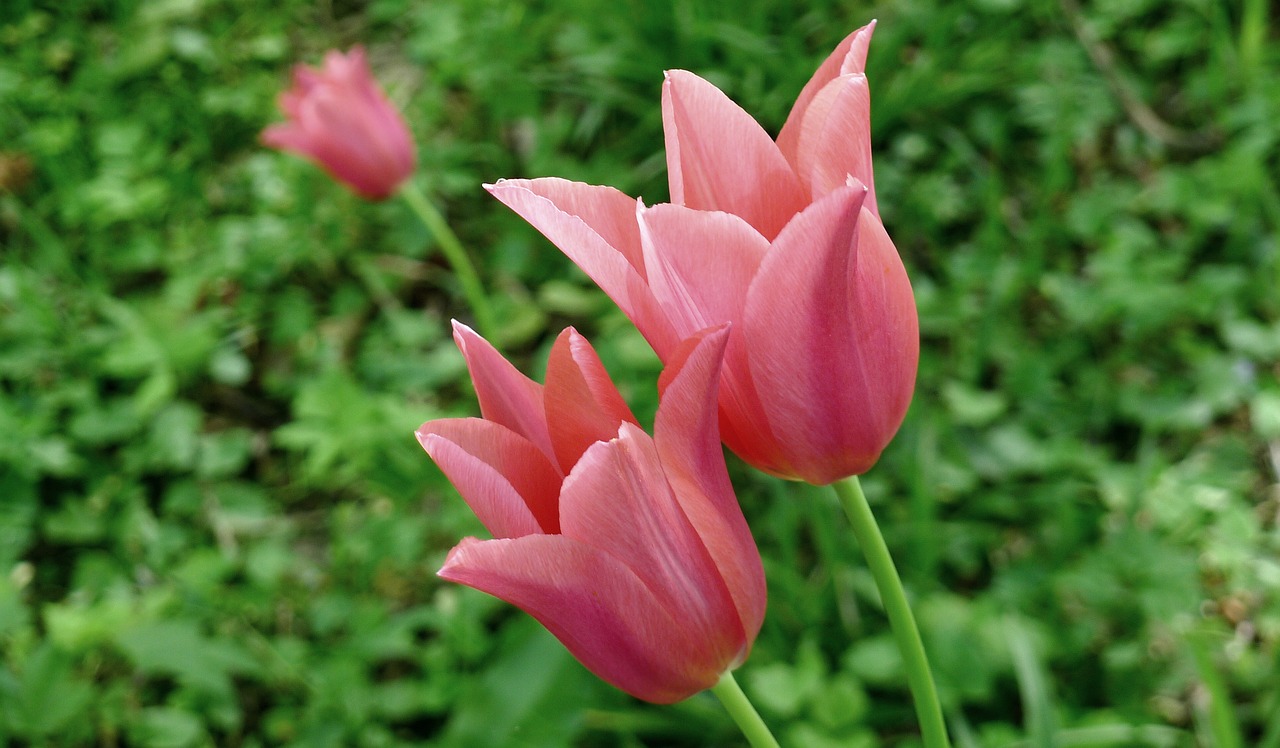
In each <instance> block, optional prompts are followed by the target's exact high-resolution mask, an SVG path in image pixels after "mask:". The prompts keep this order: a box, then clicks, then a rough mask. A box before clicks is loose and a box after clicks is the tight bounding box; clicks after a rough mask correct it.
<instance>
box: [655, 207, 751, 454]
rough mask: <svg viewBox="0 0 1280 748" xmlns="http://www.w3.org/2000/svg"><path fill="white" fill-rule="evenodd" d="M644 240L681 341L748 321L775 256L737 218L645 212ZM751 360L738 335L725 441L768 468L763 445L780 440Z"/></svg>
mask: <svg viewBox="0 0 1280 748" xmlns="http://www.w3.org/2000/svg"><path fill="white" fill-rule="evenodd" d="M640 238H641V245H642V246H643V247H644V251H645V264H646V265H647V266H648V268H649V286H650V288H652V289H653V295H654V297H655V298H657V299H658V303H659V304H660V305H661V306H662V309H663V311H664V313H666V315H667V317H668V319H670V320H671V324H672V327H673V328H674V329H675V332H676V334H677V335H678V336H680V337H681V338H684V337H687V336H689V335H692V334H693V333H695V332H697V331H699V330H703V329H705V328H707V327H711V326H714V325H720V324H724V323H726V322H729V323H738V322H740V321H741V320H742V315H743V309H744V307H745V305H746V300H747V289H748V288H749V287H750V285H751V281H752V279H753V278H754V277H755V275H756V273H757V272H758V270H759V267H760V263H761V261H762V260H763V259H764V257H765V254H766V253H767V252H768V251H769V243H768V241H767V240H766V239H765V238H764V237H763V236H761V235H760V234H759V233H758V232H757V231H756V230H755V229H753V228H752V227H751V226H750V225H748V224H747V223H746V221H744V220H742V219H741V218H739V217H738V216H735V215H732V214H730V213H722V212H718V211H703V210H694V209H692V208H687V207H684V206H682V205H670V204H666V205H655V206H654V207H652V208H648V209H646V210H644V211H642V212H641V214H640ZM660 355H662V354H660ZM746 357H747V353H746V349H745V348H744V347H743V342H742V340H741V336H740V335H738V334H735V333H731V334H730V339H729V344H728V349H727V351H726V353H725V364H724V369H723V372H724V373H723V376H722V390H721V394H720V402H721V403H723V405H724V407H723V408H722V410H721V427H722V429H723V433H722V434H721V436H722V437H723V438H724V440H725V443H727V444H728V445H729V448H730V449H732V450H733V451H734V452H736V453H737V454H738V455H739V456H740V457H742V459H744V460H746V461H748V462H750V463H751V464H752V465H756V466H758V467H761V469H765V467H764V466H766V465H768V464H770V462H771V460H772V458H771V457H770V455H769V452H768V451H767V450H766V449H762V447H768V446H770V445H772V443H773V439H772V438H771V437H770V436H769V424H768V421H767V420H766V419H765V417H764V410H763V408H762V407H761V405H760V398H759V396H758V395H757V393H756V391H755V387H754V385H753V384H752V381H751V373H750V371H749V369H748V365H747V358H746ZM663 360H664V361H665V360H668V356H665V355H664V356H663Z"/></svg>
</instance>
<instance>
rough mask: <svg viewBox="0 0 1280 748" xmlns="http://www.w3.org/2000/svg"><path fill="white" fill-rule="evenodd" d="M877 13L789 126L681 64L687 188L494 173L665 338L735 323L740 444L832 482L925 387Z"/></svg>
mask: <svg viewBox="0 0 1280 748" xmlns="http://www.w3.org/2000/svg"><path fill="white" fill-rule="evenodd" d="M873 29H874V24H871V25H868V26H866V27H864V28H862V29H859V30H858V31H856V32H854V33H853V34H851V35H850V36H849V37H848V38H846V39H845V40H844V41H843V42H842V43H841V44H840V45H839V46H838V47H837V48H836V50H835V52H833V53H832V54H831V56H830V57H829V58H828V59H827V61H826V62H824V63H823V64H822V66H821V67H819V69H818V71H817V72H816V73H815V74H814V76H813V77H812V79H811V80H810V81H809V83H808V85H806V86H805V88H804V90H803V91H802V92H801V94H800V96H799V98H798V99H797V100H796V103H795V105H794V106H793V107H792V111H791V114H790V116H789V117H788V118H787V122H786V124H785V125H784V126H783V129H782V131H781V133H780V134H779V136H778V139H777V141H776V142H775V141H774V140H773V139H772V138H770V137H769V135H768V134H767V133H766V132H765V131H764V129H763V128H761V127H760V125H759V124H758V123H757V122H756V121H755V120H754V119H753V118H752V117H751V116H750V115H749V114H747V113H746V112H745V111H743V110H742V109H741V108H740V107H739V106H738V105H736V104H734V103H733V102H732V101H730V100H729V98H728V97H727V96H725V95H724V94H723V93H722V92H721V91H720V90H719V89H717V88H716V87H715V86H713V85H712V84H710V83H708V82H707V81H705V80H703V79H701V78H699V77H697V76H696V75H694V74H692V73H688V72H685V71H678V70H677V71H671V72H668V73H667V77H666V81H665V83H664V84H663V90H662V113H663V126H664V131H665V133H666V147H667V167H668V172H669V179H670V183H671V197H672V203H670V204H664V205H657V206H653V207H645V206H644V204H643V203H640V202H638V201H636V200H634V199H632V198H630V197H627V196H626V195H624V194H622V193H621V192H619V191H617V190H615V189H613V188H611V187H600V186H593V185H586V184H580V183H575V182H568V181H565V180H562V179H555V178H543V179H534V180H503V181H500V182H498V183H497V184H495V185H488V186H487V189H488V190H489V191H490V193H492V194H493V195H494V196H495V197H497V198H498V199H499V200H501V201H502V202H503V203H505V204H506V205H507V206H508V207H510V208H512V209H513V210H515V211H516V212H517V213H518V214H520V215H521V216H522V217H524V218H525V220H527V221H529V222H530V223H531V224H532V225H533V226H534V227H535V228H537V229H538V230H539V231H541V232H542V233H543V234H544V235H545V236H546V237H547V238H548V239H550V240H551V242H552V243H554V244H555V245H556V246H558V247H559V248H560V249H561V251H563V252H564V253H565V254H566V255H568V257H569V258H570V259H572V260H573V261H574V262H575V263H577V264H578V265H579V266H580V267H581V268H582V270H583V271H584V272H586V274H587V275H588V276H590V277H591V278H592V279H593V280H594V281H595V282H596V283H597V284H599V285H600V287H601V288H602V289H603V290H604V291H605V293H607V294H609V296H610V297H611V298H613V300H614V301H615V302H616V303H617V304H618V305H619V307H621V308H622V310H623V312H625V313H626V314H627V316H628V317H630V318H631V320H632V321H633V322H634V323H635V324H636V327H637V328H638V329H639V330H640V332H641V334H643V335H644V336H645V338H646V339H647V340H648V341H649V343H650V344H651V345H652V346H653V348H654V350H655V351H656V352H657V354H658V356H659V357H660V358H661V359H662V360H663V361H666V362H670V361H671V360H672V357H673V356H675V355H676V352H677V351H678V350H680V346H679V341H680V340H681V339H683V338H685V337H687V336H689V335H691V334H693V333H694V332H696V331H698V330H702V329H704V328H707V327H709V326H712V325H719V324H725V323H729V324H730V325H731V332H730V337H729V341H728V344H727V346H726V350H725V357H724V364H723V367H722V373H721V386H720V394H719V403H720V427H721V434H722V438H723V439H724V441H725V444H727V445H728V446H729V448H730V449H732V450H733V451H734V452H735V453H737V454H738V456H740V457H741V458H742V459H744V460H745V461H747V462H748V463H750V464H751V465H753V466H755V467H757V468H759V469H761V470H764V471H766V472H768V473H771V474H774V475H778V476H781V477H785V478H793V479H800V480H805V481H808V482H810V483H814V484H819V485H822V484H827V483H831V482H833V481H835V480H839V479H841V478H844V477H847V476H850V475H857V474H860V473H863V472H865V471H866V470H868V469H869V468H870V467H871V466H872V465H873V464H874V463H875V462H876V460H877V459H879V456H880V453H881V452H882V451H883V449H884V447H885V446H886V445H887V444H888V443H889V440H890V439H892V438H893V435H894V434H895V433H896V432H897V430H898V427H899V426H900V425H901V423H902V419H903V418H904V417H905V415H906V411H907V407H908V405H909V404H910V402H911V395H912V391H913V390H914V388H915V376H916V365H917V360H918V357H919V321H918V318H917V315H916V309H915V299H914V296H913V294H912V291H911V284H910V281H909V280H908V278H907V274H906V270H905V268H904V267H903V265H902V260H901V258H900V257H899V256H898V252H897V249H896V248H895V247H894V245H893V242H892V240H891V239H890V238H889V235H888V233H887V232H886V231H885V228H884V226H883V225H882V224H881V222H880V218H879V213H878V209H877V207H876V203H875V195H874V194H873V192H872V175H871V140H870V137H871V136H870V97H869V95H868V89H867V81H866V76H865V75H864V74H863V67H864V65H865V61H866V55H867V48H868V44H869V43H870V39H871V32H872V30H873Z"/></svg>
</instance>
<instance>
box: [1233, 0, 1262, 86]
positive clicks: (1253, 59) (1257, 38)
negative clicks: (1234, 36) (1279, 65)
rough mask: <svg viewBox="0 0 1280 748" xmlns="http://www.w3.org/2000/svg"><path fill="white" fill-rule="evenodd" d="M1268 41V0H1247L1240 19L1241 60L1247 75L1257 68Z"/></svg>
mask: <svg viewBox="0 0 1280 748" xmlns="http://www.w3.org/2000/svg"><path fill="white" fill-rule="evenodd" d="M1266 41H1267V0H1245V3H1244V17H1243V18H1241V19H1240V62H1241V67H1243V68H1244V70H1245V73H1246V74H1247V75H1251V74H1253V73H1254V72H1255V71H1256V70H1257V67H1258V63H1259V62H1260V61H1261V59H1262V50H1263V48H1264V47H1265V45H1266Z"/></svg>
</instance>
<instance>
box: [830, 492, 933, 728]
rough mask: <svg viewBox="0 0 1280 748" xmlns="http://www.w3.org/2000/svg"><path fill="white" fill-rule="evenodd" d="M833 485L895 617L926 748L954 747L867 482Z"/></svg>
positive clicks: (886, 609)
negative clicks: (866, 489) (865, 487)
mask: <svg viewBox="0 0 1280 748" xmlns="http://www.w3.org/2000/svg"><path fill="white" fill-rule="evenodd" d="M832 487H833V488H835V490H836V495H837V496H839V497H840V504H841V505H842V506H843V507H844V511H845V514H847V515H848V516H849V523H850V524H852V525H853V534H854V536H855V537H856V538H857V539H858V546H859V547H861V548H862V555H863V557H864V558H866V560H867V566H868V567H869V568H870V569H871V576H872V577H873V578H874V579H875V581H876V588H877V589H879V590H880V599H881V601H883V603H884V612H885V614H886V615H888V616H889V628H890V629H891V630H892V631H893V638H894V640H895V641H897V643H898V651H899V652H901V653H902V664H903V666H904V667H905V669H906V673H907V686H908V687H910V689H911V695H912V696H913V697H914V698H915V702H916V717H917V719H919V720H920V734H921V737H923V738H924V745H925V748H950V745H951V743H950V741H949V740H948V739H947V726H946V723H945V722H944V721H943V719H942V706H941V704H939V702H938V690H937V688H936V687H935V686H934V685H933V674H932V673H931V672H930V671H929V659H928V657H926V656H925V653H924V642H922V641H921V640H920V630H919V629H918V628H916V619H915V616H913V615H912V614H911V606H910V605H908V604H907V593H906V592H905V591H904V590H903V589H902V579H901V578H900V577H899V576H898V570H897V569H896V568H894V565H893V558H892V557H890V556H889V547H888V546H886V545H885V544H884V536H882V535H881V534H880V526H879V525H877V524H876V518H875V516H873V515H872V514H871V506H870V505H869V504H868V503H867V496H866V494H864V493H863V492H862V484H861V483H859V482H858V476H856V475H854V476H850V477H848V478H844V479H842V480H838V481H836V482H835V483H833V484H832Z"/></svg>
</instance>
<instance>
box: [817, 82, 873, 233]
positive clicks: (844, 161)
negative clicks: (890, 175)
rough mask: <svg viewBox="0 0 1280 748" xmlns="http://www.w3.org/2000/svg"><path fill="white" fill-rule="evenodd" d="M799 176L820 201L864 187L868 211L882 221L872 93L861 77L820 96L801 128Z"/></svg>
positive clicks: (833, 84) (835, 85)
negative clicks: (852, 184) (849, 187)
mask: <svg viewBox="0 0 1280 748" xmlns="http://www.w3.org/2000/svg"><path fill="white" fill-rule="evenodd" d="M796 159H797V161H796V171H797V172H798V173H799V174H800V176H801V178H802V179H804V180H805V181H806V183H807V185H808V187H809V192H810V194H811V195H813V196H814V197H815V198H817V197H821V196H822V195H825V194H827V193H829V192H831V191H832V190H834V189H836V188H838V187H843V186H845V185H846V184H848V183H849V182H848V180H849V177H851V176H852V177H853V178H854V179H856V180H858V181H859V182H861V183H863V184H865V185H866V186H867V189H868V190H870V191H869V192H868V193H867V201H866V203H865V204H864V205H863V207H865V208H867V209H868V210H870V211H871V212H872V213H873V214H875V215H876V217H877V218H878V217H879V215H880V213H879V211H878V210H877V208H876V194H875V184H874V183H873V181H872V180H873V179H874V177H873V175H872V171H871V91H870V89H869V88H868V87H867V77H866V76H865V75H862V74H857V75H842V76H840V77H839V78H836V79H835V80H834V81H832V82H831V83H829V84H827V86H826V87H825V88H823V89H822V90H821V91H819V92H818V95H817V96H815V97H814V99H813V102H812V103H811V104H810V105H809V111H808V112H807V113H806V114H805V117H804V120H803V121H802V126H801V128H800V143H799V147H798V150H797V153H796Z"/></svg>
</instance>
